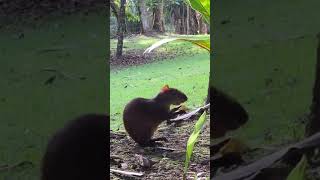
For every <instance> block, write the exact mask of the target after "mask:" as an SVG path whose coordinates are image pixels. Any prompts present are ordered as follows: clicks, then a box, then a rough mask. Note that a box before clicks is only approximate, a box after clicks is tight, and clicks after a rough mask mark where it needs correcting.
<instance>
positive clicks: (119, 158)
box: [110, 121, 210, 180]
mask: <svg viewBox="0 0 320 180" xmlns="http://www.w3.org/2000/svg"><path fill="white" fill-rule="evenodd" d="M208 123H209V122H207V125H206V127H205V128H204V130H203V131H202V133H201V136H200V137H199V139H198V142H197V143H196V145H195V149H194V152H193V157H192V162H191V166H190V169H189V171H188V178H187V179H192V178H191V177H194V176H196V175H198V177H209V173H210V166H209V163H208V161H207V160H208V158H209V155H210V151H209V146H210V130H209V124H208ZM194 124H195V121H187V122H183V123H181V124H180V125H178V124H175V125H174V124H172V125H167V124H166V123H163V124H161V125H160V127H159V129H158V131H157V132H156V134H155V136H154V137H166V138H167V139H168V142H161V143H162V145H160V146H157V147H145V148H142V147H140V146H138V145H137V144H136V143H135V142H134V141H133V140H132V139H131V138H130V137H128V136H126V135H121V136H118V135H113V137H111V139H110V144H111V147H110V155H111V157H110V164H111V168H112V169H117V170H123V171H130V172H140V173H143V174H144V175H143V176H141V177H128V176H124V175H120V174H118V173H110V176H111V179H113V180H118V179H150V180H151V179H152V180H153V179H155V180H157V179H158V180H160V179H161V180H163V179H170V180H172V179H182V176H183V168H184V161H185V149H186V142H187V140H188V138H189V136H190V134H191V132H192V131H193V126H194ZM159 147H160V148H159ZM161 147H163V148H167V149H166V150H164V149H161ZM172 149H173V150H172ZM141 157H143V158H144V159H146V160H147V161H150V160H151V163H150V164H151V167H150V166H149V167H148V166H147V167H146V166H145V167H144V165H143V163H141V162H140V161H139V158H140V160H141ZM147 164H148V163H147Z"/></svg>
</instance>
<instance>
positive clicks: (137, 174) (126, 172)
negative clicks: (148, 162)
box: [110, 169, 143, 177]
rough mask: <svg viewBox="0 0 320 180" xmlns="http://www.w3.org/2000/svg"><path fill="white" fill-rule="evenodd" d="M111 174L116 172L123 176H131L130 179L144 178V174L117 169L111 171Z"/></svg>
mask: <svg viewBox="0 0 320 180" xmlns="http://www.w3.org/2000/svg"><path fill="white" fill-rule="evenodd" d="M110 172H115V173H119V174H122V175H126V176H130V177H134V176H138V177H141V176H143V173H138V172H130V171H122V170H117V169H110Z"/></svg>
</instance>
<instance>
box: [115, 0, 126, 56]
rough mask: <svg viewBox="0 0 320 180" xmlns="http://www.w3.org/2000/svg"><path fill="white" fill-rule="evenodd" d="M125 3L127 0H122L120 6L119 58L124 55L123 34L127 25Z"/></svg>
mask: <svg viewBox="0 0 320 180" xmlns="http://www.w3.org/2000/svg"><path fill="white" fill-rule="evenodd" d="M125 4H126V0H120V8H119V12H118V19H117V20H118V29H117V36H118V43H117V51H116V57H117V58H119V57H121V56H122V49H123V36H124V31H125V29H126V27H125V25H126V24H125Z"/></svg>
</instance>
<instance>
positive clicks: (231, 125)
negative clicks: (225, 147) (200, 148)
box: [210, 86, 249, 138]
mask: <svg viewBox="0 0 320 180" xmlns="http://www.w3.org/2000/svg"><path fill="white" fill-rule="evenodd" d="M210 101H211V104H212V105H213V106H212V108H211V109H210V111H211V113H210V114H211V117H212V120H211V123H210V132H211V135H210V136H211V138H219V137H222V136H224V135H225V134H226V132H227V131H229V130H235V129H237V128H239V127H240V126H241V125H243V124H244V123H246V122H247V121H248V118H249V116H248V113H247V111H246V110H245V109H244V108H243V107H242V106H241V104H240V103H239V102H237V101H236V100H235V99H234V98H232V97H231V96H229V95H227V94H225V93H224V92H222V91H221V90H218V89H217V88H215V87H213V86H211V87H210Z"/></svg>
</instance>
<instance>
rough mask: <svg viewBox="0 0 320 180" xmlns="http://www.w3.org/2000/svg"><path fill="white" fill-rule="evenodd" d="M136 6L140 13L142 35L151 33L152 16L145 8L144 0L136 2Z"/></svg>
mask: <svg viewBox="0 0 320 180" xmlns="http://www.w3.org/2000/svg"><path fill="white" fill-rule="evenodd" d="M138 6H139V11H140V20H141V23H142V27H143V33H145V34H147V33H149V32H151V31H152V25H153V23H152V22H153V20H152V17H153V14H152V11H150V10H149V9H148V8H147V6H146V2H145V0H138Z"/></svg>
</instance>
